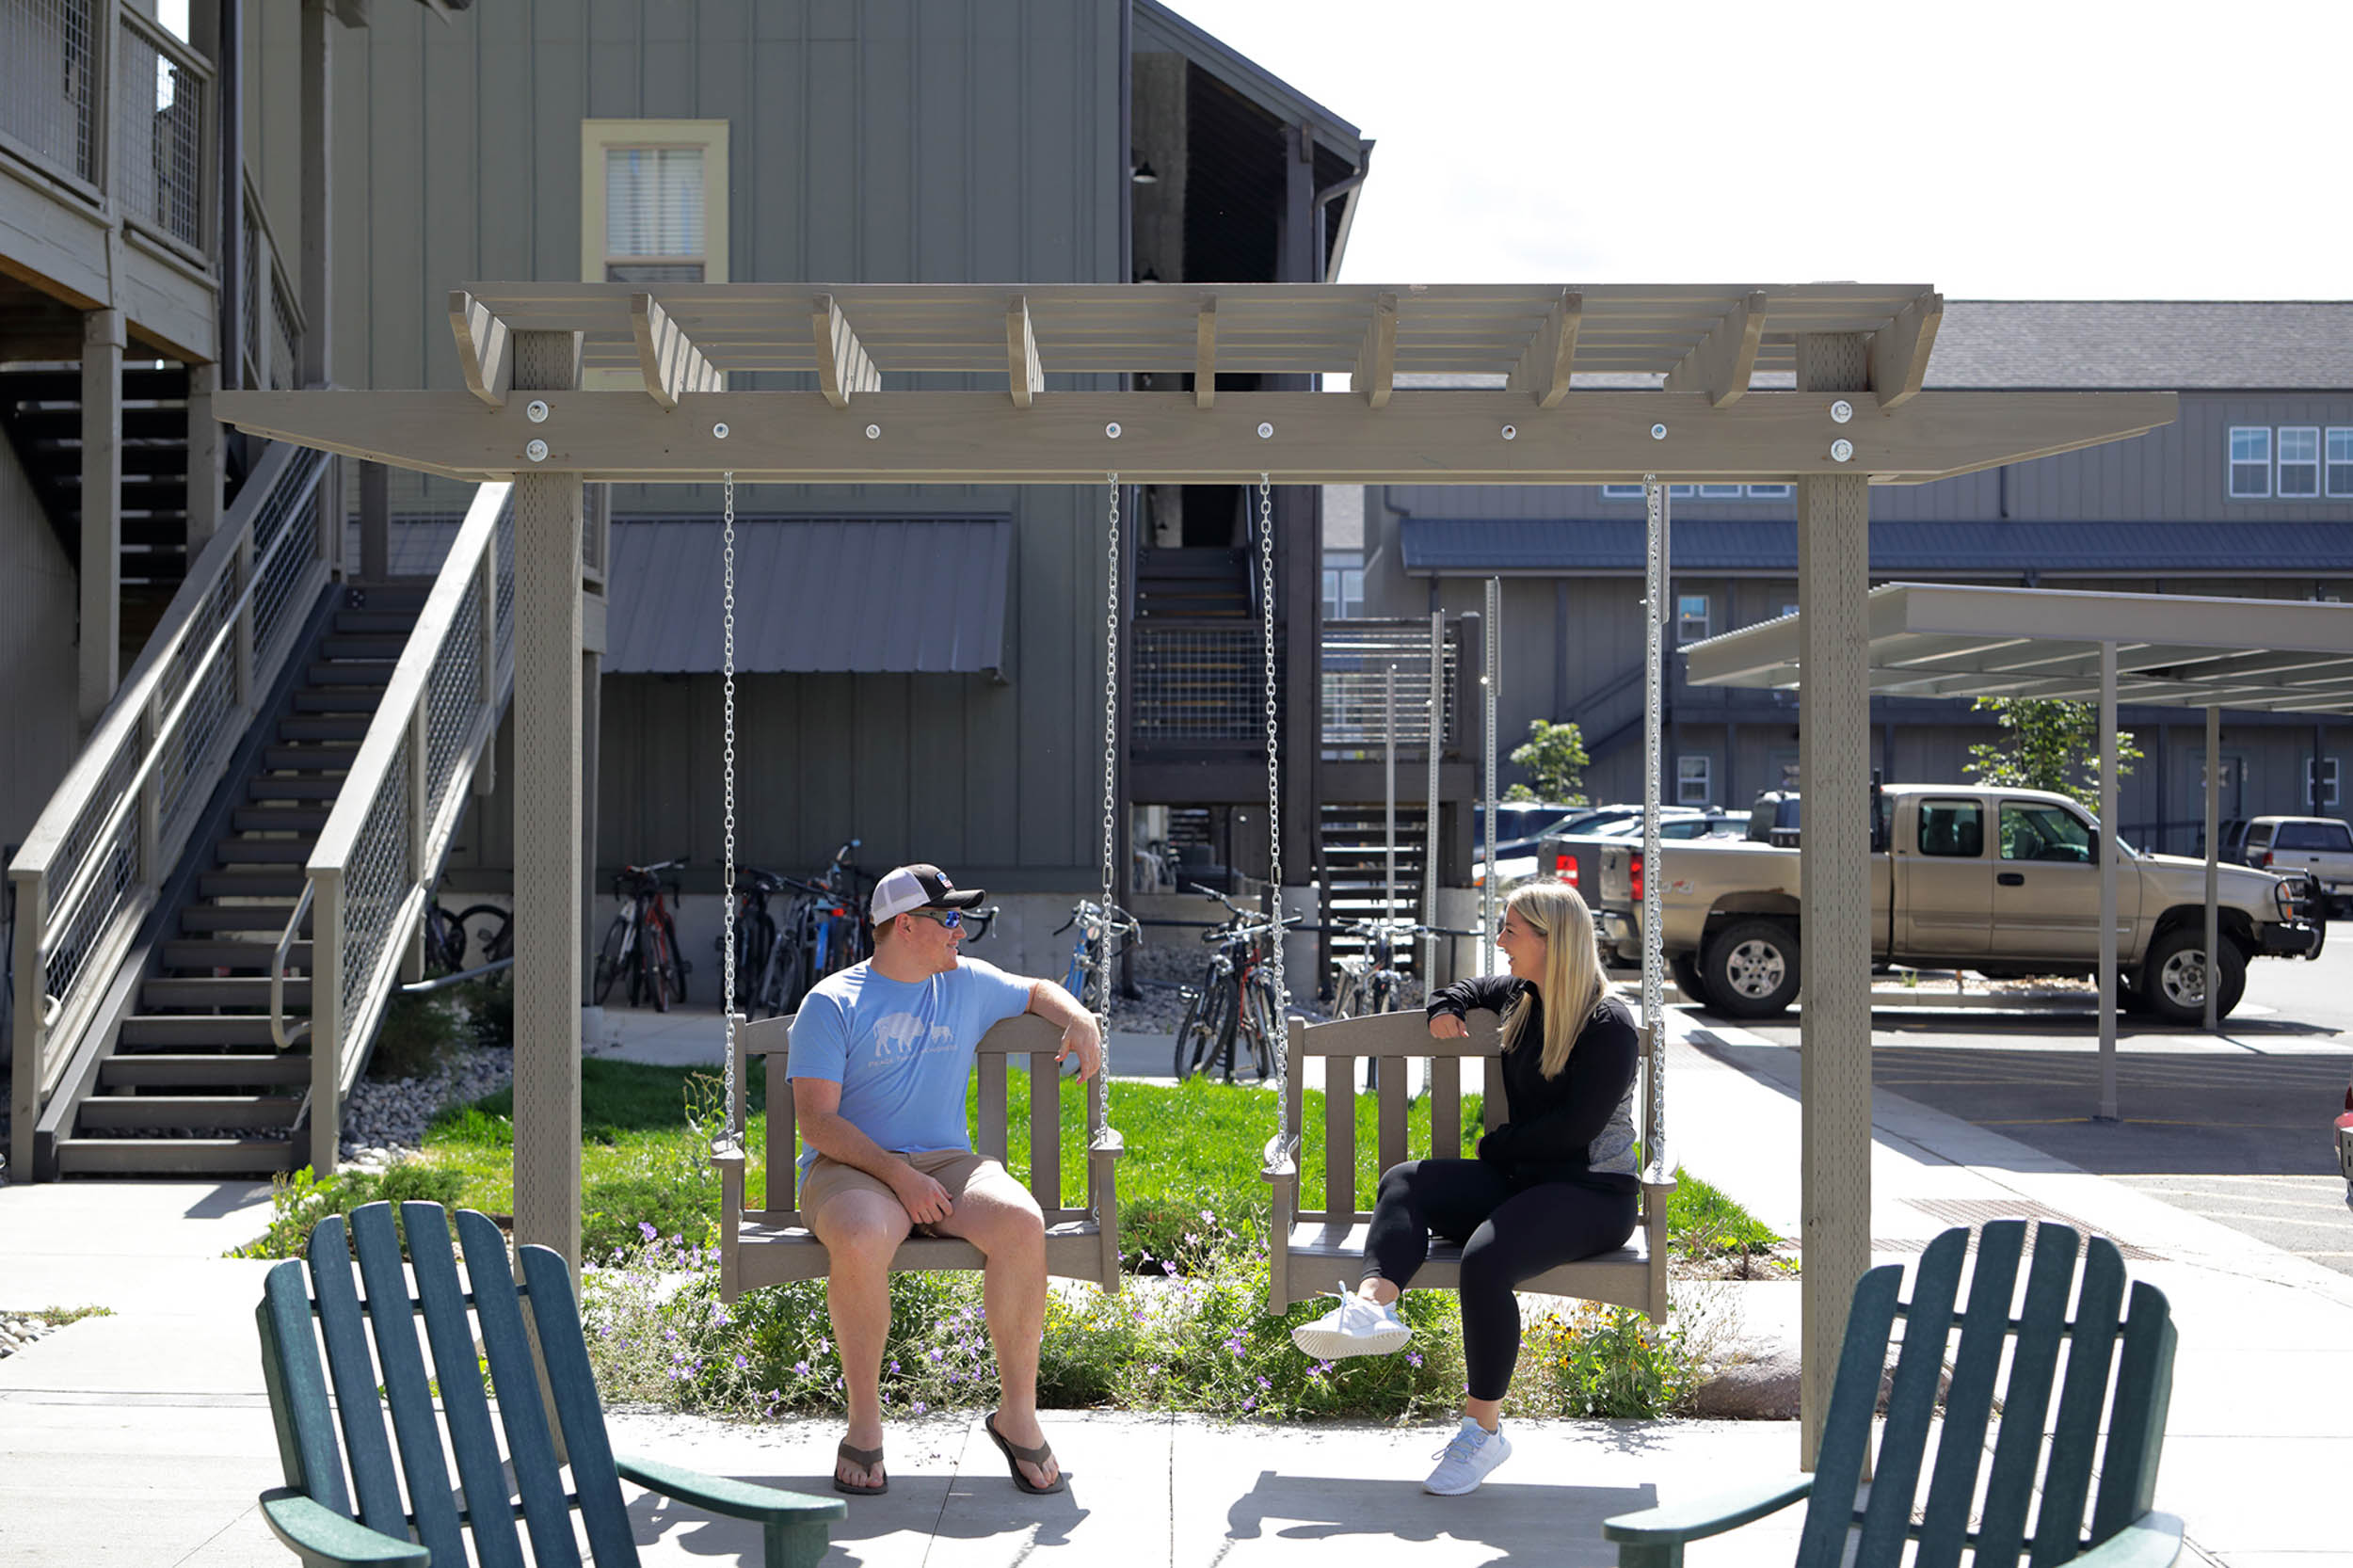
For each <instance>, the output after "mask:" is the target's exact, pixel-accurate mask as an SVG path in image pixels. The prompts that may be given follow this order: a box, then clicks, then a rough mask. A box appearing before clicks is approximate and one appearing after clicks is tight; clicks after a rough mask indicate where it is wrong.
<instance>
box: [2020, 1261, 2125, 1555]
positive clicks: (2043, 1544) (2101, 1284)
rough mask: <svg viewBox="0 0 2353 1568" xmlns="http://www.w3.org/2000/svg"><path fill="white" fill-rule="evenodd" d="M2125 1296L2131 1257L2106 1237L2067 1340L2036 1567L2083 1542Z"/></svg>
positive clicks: (2038, 1520)
mask: <svg viewBox="0 0 2353 1568" xmlns="http://www.w3.org/2000/svg"><path fill="white" fill-rule="evenodd" d="M2123 1302H2124V1259H2123V1257H2122V1256H2121V1254H2119V1253H2118V1252H2117V1250H2116V1243H2115V1242H2113V1241H2111V1240H2108V1239H2107V1238H2106V1237H2105V1236H2095V1237H2093V1238H2091V1240H2090V1244H2089V1246H2087V1247H2086V1248H2085V1256H2084V1269H2083V1282H2082V1284H2081V1285H2080V1286H2079V1287H2078V1288H2077V1291H2076V1296H2075V1318H2074V1322H2073V1332H2072V1333H2071V1335H2070V1336H2069V1339H2068V1346H2067V1380H2066V1383H2065V1384H2064V1385H2063V1386H2062V1387H2061V1389H2060V1391H2059V1406H2058V1417H2057V1421H2056V1422H2055V1423H2054V1424H2053V1426H2052V1429H2051V1445H2050V1457H2049V1458H2048V1459H2047V1460H2046V1461H2045V1462H2044V1464H2043V1466H2042V1507H2041V1511H2040V1512H2037V1514H2036V1515H2035V1531H2034V1551H2033V1554H2032V1557H2031V1559H2030V1560H2031V1562H2032V1563H2033V1568H2053V1565H2054V1564H2057V1563H2061V1562H2065V1561H2066V1560H2068V1559H2069V1558H2072V1557H2073V1556H2074V1555H2075V1554H2076V1553H2077V1551H2079V1550H2080V1549H2081V1547H2082V1544H2083V1523H2084V1503H2085V1500H2086V1499H2087V1498H2088V1497H2089V1496H2090V1491H2091V1457H2092V1449H2093V1448H2094V1447H2095V1446H2096V1445H2097V1444H2098V1442H2099V1439H2100V1417H2101V1416H2103V1415H2105V1412H2106V1406H2107V1402H2108V1368H2109V1366H2110V1363H2111V1362H2112V1361H2113V1360H2114V1357H2115V1351H2116V1331H2117V1326H2118V1314H2119V1311H2120V1309H2121V1307H2122V1305H2123Z"/></svg>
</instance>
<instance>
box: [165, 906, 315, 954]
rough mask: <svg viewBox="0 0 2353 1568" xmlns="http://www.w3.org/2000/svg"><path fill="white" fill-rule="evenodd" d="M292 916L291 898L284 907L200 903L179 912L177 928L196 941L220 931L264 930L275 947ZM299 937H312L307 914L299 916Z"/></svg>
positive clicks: (309, 918) (309, 919)
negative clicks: (289, 917) (300, 917)
mask: <svg viewBox="0 0 2353 1568" xmlns="http://www.w3.org/2000/svg"><path fill="white" fill-rule="evenodd" d="M293 913H294V902H293V901H292V900H291V899H290V900H288V901H287V902H285V903H283V904H193V905H190V906H189V907H188V908H185V909H183V910H181V911H180V929H181V930H182V931H184V932H185V933H186V934H187V935H189V936H195V937H199V938H201V937H203V936H207V935H208V934H210V933H215V932H221V931H266V932H268V933H269V939H270V942H271V943H272V944H273V945H275V944H276V942H277V941H278V936H279V933H280V932H282V931H284V930H285V929H286V917H287V916H289V915H291V914H293ZM301 934H302V935H303V936H310V935H311V917H310V915H308V914H307V913H306V914H305V915H304V916H303V917H302V933H301ZM306 945H307V944H306Z"/></svg>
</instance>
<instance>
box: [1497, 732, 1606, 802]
mask: <svg viewBox="0 0 2353 1568" xmlns="http://www.w3.org/2000/svg"><path fill="white" fill-rule="evenodd" d="M1592 760H1593V759H1592V758H1590V757H1588V756H1586V755H1585V737H1584V736H1583V735H1582V734H1580V733H1579V732H1578V730H1577V726H1576V725H1574V724H1552V723H1548V722H1547V721H1545V720H1544V719H1530V720H1529V721H1528V744H1525V745H1522V746H1520V747H1519V748H1517V749H1516V750H1514V751H1513V753H1512V765H1513V767H1515V768H1526V769H1527V770H1528V776H1529V784H1533V785H1534V786H1535V787H1534V788H1533V789H1530V788H1529V784H1514V785H1513V786H1512V787H1511V789H1509V790H1507V791H1505V792H1504V795H1503V798H1504V799H1506V800H1540V801H1544V802H1546V803H1547V804H1549V805H1553V806H1582V805H1584V804H1585V786H1584V775H1585V764H1586V763H1588V762H1590V761H1592Z"/></svg>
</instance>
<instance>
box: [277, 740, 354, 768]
mask: <svg viewBox="0 0 2353 1568" xmlns="http://www.w3.org/2000/svg"><path fill="white" fill-rule="evenodd" d="M359 755H360V748H359V747H358V746H356V745H302V746H292V745H277V746H264V747H263V748H262V766H264V767H265V768H267V769H269V770H270V771H271V772H272V773H322V772H329V771H332V772H338V773H347V772H349V771H350V768H351V760H352V759H353V758H355V757H357V756H359Z"/></svg>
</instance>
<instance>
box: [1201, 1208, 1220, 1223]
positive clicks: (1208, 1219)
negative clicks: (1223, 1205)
mask: <svg viewBox="0 0 2353 1568" xmlns="http://www.w3.org/2000/svg"><path fill="white" fill-rule="evenodd" d="M1201 1223H1202V1224H1205V1225H1213V1224H1217V1216H1216V1214H1214V1213H1212V1212H1211V1211H1210V1210H1209V1209H1206V1208H1205V1209H1203V1210H1202V1211H1201Z"/></svg>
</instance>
